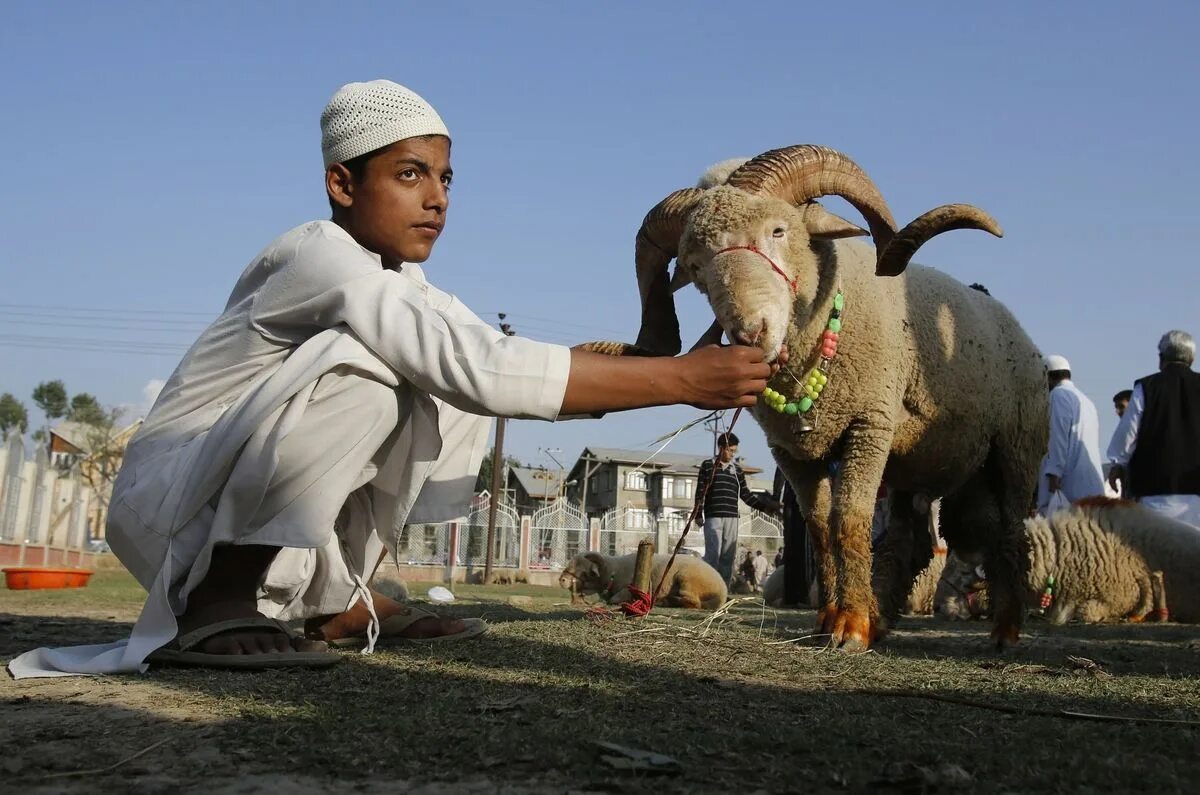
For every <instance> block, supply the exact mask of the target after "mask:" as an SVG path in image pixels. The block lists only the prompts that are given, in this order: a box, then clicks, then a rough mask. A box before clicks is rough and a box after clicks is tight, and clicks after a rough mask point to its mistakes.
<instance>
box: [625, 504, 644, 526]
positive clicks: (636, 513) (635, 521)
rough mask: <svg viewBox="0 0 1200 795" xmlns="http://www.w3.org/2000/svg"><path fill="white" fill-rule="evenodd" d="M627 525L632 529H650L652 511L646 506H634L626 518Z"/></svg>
mask: <svg viewBox="0 0 1200 795" xmlns="http://www.w3.org/2000/svg"><path fill="white" fill-rule="evenodd" d="M625 521H626V527H627V529H630V530H648V529H649V528H650V511H648V510H646V509H644V508H633V509H631V510H630V511H629V515H628V517H627V518H626V520H625Z"/></svg>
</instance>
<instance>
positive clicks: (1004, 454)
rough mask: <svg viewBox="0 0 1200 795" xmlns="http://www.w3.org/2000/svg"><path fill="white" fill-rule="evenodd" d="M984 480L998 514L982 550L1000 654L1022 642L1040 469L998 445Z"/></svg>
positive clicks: (989, 459)
mask: <svg viewBox="0 0 1200 795" xmlns="http://www.w3.org/2000/svg"><path fill="white" fill-rule="evenodd" d="M1038 455H1039V456H1040V455H1041V453H1040V451H1039V453H1038ZM985 474H986V476H987V478H988V481H989V485H990V487H991V491H992V494H993V495H994V499H995V500H996V503H997V507H998V509H999V514H1000V515H999V527H998V528H997V530H998V532H997V533H996V534H995V535H994V536H992V538H990V539H989V543H988V544H987V545H986V546H985V548H984V564H983V565H984V568H985V569H986V570H987V576H988V598H989V599H990V600H991V605H992V638H993V639H994V640H995V641H996V646H997V648H1001V649H1002V648H1004V646H1005V645H1006V644H1015V643H1016V642H1017V641H1018V640H1019V639H1020V636H1021V622H1022V621H1023V619H1024V617H1025V610H1024V607H1023V606H1022V602H1021V591H1022V583H1023V582H1024V580H1025V567H1026V566H1027V562H1028V559H1029V556H1028V554H1027V553H1028V546H1029V543H1028V539H1027V538H1026V536H1025V517H1026V515H1027V514H1028V512H1029V500H1030V495H1031V494H1033V491H1034V488H1035V487H1036V485H1037V467H1036V466H1032V465H1031V462H1030V461H1028V460H1025V459H1024V458H1023V457H1022V456H1021V455H1020V454H1018V451H1015V450H1010V449H1008V448H1006V447H1005V446H1003V445H996V446H994V447H993V448H992V452H991V455H990V456H989V457H988V462H987V464H986V465H985Z"/></svg>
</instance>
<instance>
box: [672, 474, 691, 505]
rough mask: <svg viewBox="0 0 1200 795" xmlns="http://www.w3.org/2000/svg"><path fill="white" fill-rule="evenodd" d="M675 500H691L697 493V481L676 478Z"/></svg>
mask: <svg viewBox="0 0 1200 795" xmlns="http://www.w3.org/2000/svg"><path fill="white" fill-rule="evenodd" d="M674 493H675V499H677V500H690V499H691V498H692V495H694V494H695V493H696V481H694V480H689V479H688V478H675V492H674Z"/></svg>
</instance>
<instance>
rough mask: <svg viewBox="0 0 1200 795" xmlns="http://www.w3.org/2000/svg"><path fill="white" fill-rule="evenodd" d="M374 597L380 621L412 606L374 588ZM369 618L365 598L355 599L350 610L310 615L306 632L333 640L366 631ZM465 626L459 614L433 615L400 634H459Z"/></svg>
mask: <svg viewBox="0 0 1200 795" xmlns="http://www.w3.org/2000/svg"><path fill="white" fill-rule="evenodd" d="M371 599H372V601H373V602H374V603H375V615H377V616H379V621H380V622H381V623H382V622H383V621H386V620H387V619H388V618H390V617H391V616H399V615H405V614H406V613H408V610H409V609H408V608H407V607H405V606H404V605H403V604H401V603H400V602H397V601H396V600H394V599H389V598H388V597H386V596H384V595H383V594H381V593H379V592H378V591H375V590H372V591H371ZM370 622H371V614H370V613H368V612H367V608H366V605H364V604H363V603H362V602H355V603H354V605H353V606H352V607H351V608H350V609H349V610H347V611H345V612H343V613H338V614H337V615H332V616H319V617H317V618H310V619H309V620H308V621H306V622H305V623H304V633H305V634H306V635H307V636H308V637H310V638H320V639H321V640H330V641H332V640H342V639H343V638H356V637H361V636H363V635H366V633H367V626H368V624H370ZM464 629H466V625H465V624H464V623H463V622H462V621H460V620H458V619H456V618H439V617H430V618H422V619H419V620H417V621H414V622H413V623H412V624H410V625H409V626H407V627H405V628H404V630H403V631H402V632H401V633H399V635H398V636H397V637H402V638H412V639H414V640H419V639H421V638H438V637H441V636H443V635H456V634H458V633H459V632H462V631H463V630H464Z"/></svg>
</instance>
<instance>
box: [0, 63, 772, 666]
mask: <svg viewBox="0 0 1200 795" xmlns="http://www.w3.org/2000/svg"><path fill="white" fill-rule="evenodd" d="M321 131H322V140H321V145H322V152H323V155H324V162H325V169H326V171H325V188H326V192H327V193H328V196H329V201H330V205H331V208H332V220H330V221H316V222H312V223H308V224H305V225H303V226H300V227H297V228H296V229H293V230H291V231H290V232H287V233H285V234H284V235H283V236H282V237H280V238H278V239H277V240H276V241H274V242H273V243H272V244H271V245H270V246H268V247H267V248H266V249H265V250H264V251H263V252H262V253H260V254H259V255H258V256H257V257H256V258H255V259H254V260H253V261H252V262H251V263H250V265H249V266H248V267H247V268H246V270H245V272H244V273H243V274H242V276H241V278H240V279H239V280H238V282H237V284H236V285H235V287H234V289H233V293H232V295H231V296H230V298H229V302H228V304H227V305H226V307H225V310H224V312H223V313H222V314H221V316H220V317H219V318H217V320H216V321H214V322H213V324H212V325H211V326H210V327H209V328H208V329H207V330H206V331H204V332H203V333H202V334H201V336H200V338H199V339H198V340H197V342H196V343H195V344H194V345H193V346H192V348H191V350H189V351H188V353H187V354H186V356H185V357H184V359H183V361H182V362H181V363H180V365H179V367H178V368H177V369H176V371H175V373H174V374H173V375H172V376H171V379H170V380H169V381H168V382H167V384H166V386H165V387H164V389H163V392H162V394H161V395H160V397H159V399H158V400H157V402H156V403H155V406H154V408H153V410H152V411H151V412H150V416H149V417H147V419H146V422H145V424H144V425H143V426H142V428H141V429H140V430H139V432H138V434H137V435H136V436H135V438H134V439H133V441H132V442H131V443H130V445H129V447H128V449H127V451H126V457H125V461H124V465H123V467H122V470H121V473H120V476H119V477H118V479H117V482H116V484H115V487H114V491H113V497H112V501H111V505H110V514H109V524H108V540H109V543H110V545H111V546H112V548H113V551H114V552H116V554H117V555H118V556H119V557H120V559H121V561H122V562H123V563H124V564H125V565H126V567H127V568H129V570H130V571H131V572H133V573H134V575H135V576H136V577H137V578H138V579H139V580H140V581H141V583H142V584H143V585H144V586H145V587H146V588H147V590H148V591H149V596H148V597H147V600H146V605H145V607H144V608H143V611H142V615H141V617H140V618H139V619H138V623H137V625H136V626H135V627H134V630H133V634H132V636H131V637H130V639H129V640H128V641H122V642H119V643H116V644H110V645H107V646H87V647H76V648H73V649H62V650H48V649H38V650H36V651H34V652H30V653H28V654H26V655H22V657H19V658H17V659H16V660H14V661H13V662H12V663H10V666H9V667H10V671H11V672H12V673H13V675H14V676H17V677H21V676H38V675H43V676H45V675H62V674H64V673H112V672H120V671H136V670H144V669H145V665H144V661H147V660H149V661H150V662H164V663H184V664H193V665H210V666H214V667H239V668H266V667H293V666H323V665H328V664H330V663H332V662H336V661H337V659H338V657H337V656H336V655H335V654H333V653H331V652H329V651H328V650H327V644H328V643H336V644H337V645H346V644H353V643H358V644H361V645H364V646H365V647H366V650H367V651H370V650H371V649H372V648H373V647H374V645H375V642H376V640H378V639H380V638H383V639H385V640H399V639H405V638H408V639H413V638H421V639H427V640H435V639H436V640H453V639H460V638H466V637H472V636H474V635H478V634H479V633H480V632H482V631H483V630H484V629H485V625H484V624H483V622H482V621H480V620H478V619H473V620H469V621H454V620H446V619H441V618H438V617H437V616H434V615H432V614H429V613H425V612H424V611H418V610H415V609H410V608H406V607H404V606H403V605H401V604H399V603H397V602H394V601H392V600H390V599H387V598H386V597H383V596H382V595H380V594H377V593H373V592H372V591H370V590H369V589H368V588H367V586H366V584H365V582H366V581H367V580H369V579H370V577H371V575H372V574H373V572H374V570H375V567H376V566H377V565H378V563H379V562H380V560H381V559H382V556H383V554H384V551H385V550H384V540H385V539H388V538H393V537H394V536H395V534H396V532H397V531H398V530H399V529H400V528H401V527H402V526H403V525H404V524H405V523H407V522H414V523H415V522H434V521H443V520H446V519H450V518H453V517H455V516H458V515H461V514H462V513H463V512H464V510H465V507H466V505H467V502H468V501H469V499H470V496H471V489H472V485H473V483H474V479H475V473H477V472H478V470H479V464H480V461H481V459H482V455H483V451H484V448H485V446H486V443H487V436H488V426H489V424H490V419H488V417H491V416H509V417H530V418H540V419H545V420H554V419H556V418H557V417H558V416H559V415H560V414H561V415H571V414H591V413H597V412H604V411H617V410H622V409H632V408H639V407H644V406H653V405H666V404H672V403H688V404H692V405H695V406H699V407H703V408H723V407H731V406H749V405H753V404H754V402H755V400H756V396H757V395H758V393H760V392H761V391H762V390H763V389H764V388H765V386H766V380H767V378H768V377H769V376H770V374H771V372H772V366H770V365H768V364H766V363H765V362H764V361H763V356H762V352H761V351H759V350H757V349H753V348H746V347H730V348H713V347H710V348H705V349H701V350H698V351H696V352H695V353H692V354H689V355H687V356H683V357H679V358H658V359H637V358H628V359H627V358H612V357H606V356H601V355H598V354H592V353H589V352H586V351H581V350H572V349H568V348H564V347H562V346H557V345H549V344H543V343H537V342H533V341H531V340H526V339H522V338H519V337H508V336H505V335H504V334H502V333H501V332H499V331H496V330H494V329H492V328H491V327H490V326H488V325H487V324H486V323H484V322H483V321H482V320H480V319H479V318H478V317H476V316H475V315H474V314H472V313H471V312H470V311H469V310H467V308H466V307H464V306H463V305H462V304H461V303H459V302H458V301H457V299H455V298H454V297H453V296H450V295H447V294H446V293H443V292H441V291H439V290H437V289H436V288H434V287H432V286H430V285H429V284H428V283H427V282H426V281H425V278H424V274H423V272H422V271H421V269H420V268H419V267H418V265H417V264H416V263H421V262H424V261H425V260H426V259H427V258H428V257H429V255H430V252H431V251H432V249H433V245H434V243H435V242H436V240H437V238H438V237H439V236H440V234H441V231H442V228H443V226H444V224H445V220H446V211H447V209H448V205H449V189H450V182H451V178H452V173H451V169H450V136H449V133H448V132H447V130H446V127H445V125H444V124H443V123H442V120H441V118H440V117H439V116H438V114H437V113H436V112H435V111H434V110H433V108H432V107H430V106H429V105H428V103H426V102H425V101H424V100H423V99H421V97H419V96H417V95H416V94H414V93H413V92H411V91H409V90H408V89H406V88H404V87H403V86H400V85H397V84H396V83H392V82H390V81H385V80H376V81H372V82H370V83H351V84H349V85H346V86H343V87H342V88H341V89H339V90H338V92H337V93H336V94H334V96H333V99H332V100H330V102H329V104H328V106H326V108H325V111H324V112H323V113H322V115H321ZM301 618H303V619H305V620H306V624H305V637H297V636H295V635H293V634H292V633H291V631H290V630H289V629H288V628H287V626H286V625H284V624H283V623H282V622H283V621H287V620H293V619H301Z"/></svg>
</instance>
